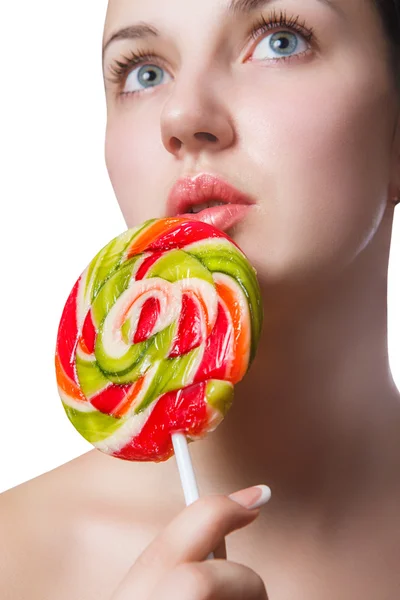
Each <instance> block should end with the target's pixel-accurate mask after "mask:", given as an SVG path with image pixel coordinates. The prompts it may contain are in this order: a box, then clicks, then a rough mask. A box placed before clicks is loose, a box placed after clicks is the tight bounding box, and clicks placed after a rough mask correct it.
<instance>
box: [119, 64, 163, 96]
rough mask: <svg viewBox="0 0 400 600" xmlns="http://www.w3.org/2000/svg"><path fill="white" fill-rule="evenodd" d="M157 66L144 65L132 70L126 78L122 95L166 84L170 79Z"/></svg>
mask: <svg viewBox="0 0 400 600" xmlns="http://www.w3.org/2000/svg"><path fill="white" fill-rule="evenodd" d="M168 77H170V75H169V74H168V73H167V72H166V71H165V69H163V68H162V67H159V66H158V65H152V64H146V65H142V66H140V67H137V68H136V69H133V70H132V71H131V72H130V73H129V75H128V76H127V78H126V82H125V86H124V93H127V94H129V93H136V92H140V91H142V90H146V89H148V88H151V87H155V86H157V85H160V84H162V83H167V82H168V81H170V80H171V79H172V78H170V79H168Z"/></svg>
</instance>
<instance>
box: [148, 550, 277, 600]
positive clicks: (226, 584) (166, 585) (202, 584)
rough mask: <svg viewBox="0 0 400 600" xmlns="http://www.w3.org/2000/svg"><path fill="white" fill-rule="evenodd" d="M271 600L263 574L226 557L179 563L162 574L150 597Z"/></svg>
mask: <svg viewBox="0 0 400 600" xmlns="http://www.w3.org/2000/svg"><path fill="white" fill-rule="evenodd" d="M188 598H190V600H216V599H217V598H218V600H243V598H246V600H268V595H267V591H266V589H265V585H264V582H263V580H262V579H261V577H260V576H259V575H258V574H257V573H255V572H254V571H253V570H252V569H249V568H248V567H246V566H244V565H241V564H238V563H234V562H229V561H226V560H212V561H206V562H192V563H184V564H181V565H178V566H177V567H176V568H175V569H173V570H172V571H169V572H168V573H167V574H166V575H165V577H163V578H162V579H161V580H160V582H159V584H158V585H157V586H156V588H155V589H154V591H153V593H152V594H151V596H150V598H149V600H187V599H188Z"/></svg>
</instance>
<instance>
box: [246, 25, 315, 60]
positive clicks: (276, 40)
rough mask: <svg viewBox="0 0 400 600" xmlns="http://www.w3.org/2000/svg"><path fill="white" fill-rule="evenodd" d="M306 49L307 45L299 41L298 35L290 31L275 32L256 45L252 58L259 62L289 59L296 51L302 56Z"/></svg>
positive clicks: (303, 41)
mask: <svg viewBox="0 0 400 600" xmlns="http://www.w3.org/2000/svg"><path fill="white" fill-rule="evenodd" d="M308 48H309V45H308V44H307V42H306V41H305V40H301V38H300V37H299V34H297V33H294V32H291V31H277V32H275V33H272V34H270V35H268V36H266V37H265V38H263V39H262V40H261V42H260V43H259V44H257V46H256V50H255V51H254V52H253V54H252V57H253V58H255V59H260V60H263V59H265V58H267V59H275V58H279V57H289V56H290V55H291V54H292V53H294V52H295V51H296V50H297V51H298V53H300V54H302V53H303V52H306V51H307V50H308ZM268 54H270V55H268Z"/></svg>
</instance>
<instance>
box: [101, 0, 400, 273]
mask: <svg viewBox="0 0 400 600" xmlns="http://www.w3.org/2000/svg"><path fill="white" fill-rule="evenodd" d="M229 5H230V1H229V0H218V1H216V0H202V1H201V2H198V1H197V0H168V2H166V1H165V0H110V1H109V5H108V11H107V17H106V24H105V31H104V42H105V43H107V41H108V40H109V39H110V38H111V36H113V34H115V33H116V32H118V31H119V30H121V29H124V28H127V27H129V26H132V25H137V24H139V23H141V24H142V25H143V23H147V24H149V25H150V26H151V27H154V28H156V29H157V30H158V31H159V35H157V36H155V35H150V34H149V35H147V36H146V37H141V38H131V39H128V38H123V37H122V36H120V37H119V38H116V39H114V41H112V42H111V43H110V44H109V45H107V47H106V49H105V53H104V75H105V85H106V100H107V130H106V164H107V168H108V172H109V175H110V179H111V183H112V185H113V188H114V191H115V194H116V197H117V199H118V202H119V204H120V207H121V210H122V213H123V215H124V218H125V220H126V223H127V226H128V227H133V226H135V225H137V224H139V223H141V222H142V221H144V220H146V219H149V218H153V217H162V216H166V215H168V214H170V212H168V207H167V199H168V195H169V192H170V190H171V188H172V186H173V184H174V183H175V182H176V181H177V180H178V179H179V178H180V177H183V176H195V175H197V174H199V173H210V174H213V175H217V176H220V177H222V178H223V179H225V180H227V181H228V182H229V183H231V184H232V185H234V186H235V187H236V188H238V189H239V190H240V191H242V192H245V193H246V194H249V195H250V196H251V197H252V198H253V199H254V200H255V204H253V205H252V206H251V207H250V208H249V209H248V210H247V211H246V214H245V216H244V217H243V218H242V219H241V220H240V221H239V222H238V223H236V225H235V226H234V228H233V229H232V230H231V231H230V233H231V235H232V236H233V237H234V239H235V240H236V242H237V243H238V244H239V246H241V248H242V249H243V250H244V252H245V253H246V254H247V256H248V257H249V259H250V260H251V261H252V262H253V264H254V265H255V266H256V268H257V270H258V272H259V275H260V276H261V277H264V278H266V279H269V280H270V281H275V282H278V281H281V282H283V281H289V280H290V279H292V280H293V281H294V280H295V278H296V279H300V278H303V279H304V277H305V276H306V277H307V278H310V277H311V278H312V277H315V276H316V275H317V274H319V276H321V274H322V273H323V272H325V273H329V272H333V270H337V269H339V270H341V269H343V268H344V267H345V266H346V265H348V264H349V263H350V262H351V261H353V260H354V258H355V256H357V254H358V253H359V252H360V251H361V250H362V249H363V248H364V247H365V245H366V244H367V243H368V242H369V241H370V240H371V238H372V237H373V234H374V233H375V231H376V230H377V228H378V226H379V224H380V221H381V219H382V216H383V213H384V211H385V208H386V204H387V198H388V190H389V185H390V184H391V183H392V181H393V177H395V176H396V177H397V176H398V175H395V172H394V167H393V155H394V148H393V136H394V132H395V126H396V123H397V118H398V106H397V98H396V95H395V92H394V89H393V84H392V80H391V74H390V70H389V66H388V62H387V59H386V49H385V37H384V33H383V28H382V25H381V22H380V19H379V15H378V14H377V13H376V12H375V9H374V7H373V4H372V0H371V1H368V0H351V1H349V0H301V1H300V0H272V1H271V0H270V1H269V2H263V3H261V2H260V1H258V2H256V1H255V0H253V2H251V0H247V1H246V0H237V2H236V11H232V10H229ZM250 5H252V6H253V8H252V9H251V6H250ZM257 5H258V6H257ZM246 6H247V11H245V7H246ZM240 7H241V8H240ZM274 13H275V15H274ZM281 13H283V14H282V15H281ZM285 13H286V17H287V21H288V24H281V25H280V24H279V19H280V17H281V16H285ZM274 16H275V21H276V22H277V23H276V24H275V25H271V27H270V29H268V30H265V31H263V30H262V18H263V19H264V20H265V21H266V22H268V21H271V20H272V19H271V17H274ZM295 21H297V26H296V24H294V22H295ZM253 28H254V29H255V33H254V37H252V35H251V31H252V30H253ZM297 29H298V30H297ZM310 29H312V30H313V37H312V39H309V36H308V33H307V30H310ZM301 30H303V33H301ZM132 51H133V52H138V51H140V52H142V53H145V54H150V55H151V56H150V57H149V58H143V59H141V62H140V63H139V64H138V65H133V66H130V68H128V70H127V71H126V73H125V76H121V79H120V81H119V83H116V82H111V81H110V80H111V78H114V77H115V73H114V72H113V71H112V70H111V68H112V66H113V65H114V67H115V66H116V61H119V62H126V61H125V57H128V58H129V57H130V56H131V53H132ZM199 132H203V133H208V134H211V135H210V136H206V135H200V136H199V135H197V136H196V133H199Z"/></svg>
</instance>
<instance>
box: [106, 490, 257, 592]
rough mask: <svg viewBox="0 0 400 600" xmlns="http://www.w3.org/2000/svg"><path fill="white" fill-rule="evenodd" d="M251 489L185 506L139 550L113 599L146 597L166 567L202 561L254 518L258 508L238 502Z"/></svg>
mask: <svg viewBox="0 0 400 600" xmlns="http://www.w3.org/2000/svg"><path fill="white" fill-rule="evenodd" d="M251 490H253V492H251ZM254 490H255V488H250V489H249V490H242V491H241V492H240V493H236V494H234V496H235V499H236V501H234V500H232V499H230V498H229V497H227V496H205V497H203V498H201V499H200V500H197V501H196V502H194V503H193V504H191V505H190V506H188V507H186V508H185V509H184V510H183V511H182V512H181V513H179V515H177V517H175V518H174V519H173V520H172V521H171V522H170V523H169V525H167V527H166V528H165V529H164V530H163V531H162V532H161V533H160V534H159V535H158V536H157V537H156V538H155V540H154V541H153V542H152V543H151V544H150V545H149V546H148V547H147V548H146V549H145V550H144V552H142V554H141V555H140V556H139V558H138V559H137V560H136V562H135V563H134V564H133V566H132V567H131V569H130V570H129V571H128V573H127V575H126V576H125V578H124V580H123V581H122V582H121V584H120V586H119V588H118V590H117V594H116V595H115V596H113V598H114V600H131V599H132V598H147V597H148V595H149V593H150V591H151V590H152V589H153V588H154V586H155V585H156V583H157V581H158V580H159V579H160V578H161V577H162V576H163V575H165V573H166V572H167V571H168V570H170V569H172V568H174V567H175V566H177V565H178V564H180V563H183V562H193V561H201V560H204V559H205V558H206V557H207V555H208V554H209V553H210V552H212V551H213V550H214V549H215V548H218V546H219V545H220V544H221V542H222V541H223V539H224V537H225V536H226V535H228V533H230V532H232V531H235V530H236V529H240V528H241V527H245V526H246V525H248V524H249V523H251V522H252V521H254V519H255V518H256V517H257V516H258V514H259V510H258V508H255V509H248V508H245V506H242V505H241V504H239V503H238V502H239V501H241V500H243V498H246V494H247V497H248V498H250V497H251V495H252V493H253V497H254ZM266 490H267V491H269V488H267V487H266V486H263V488H262V493H263V496H262V501H263V502H265V501H267V500H268V499H269V495H268V493H266ZM240 494H242V496H240ZM243 494H244V496H243ZM248 498H247V499H248ZM260 501H261V500H260ZM208 562H212V561H208Z"/></svg>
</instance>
